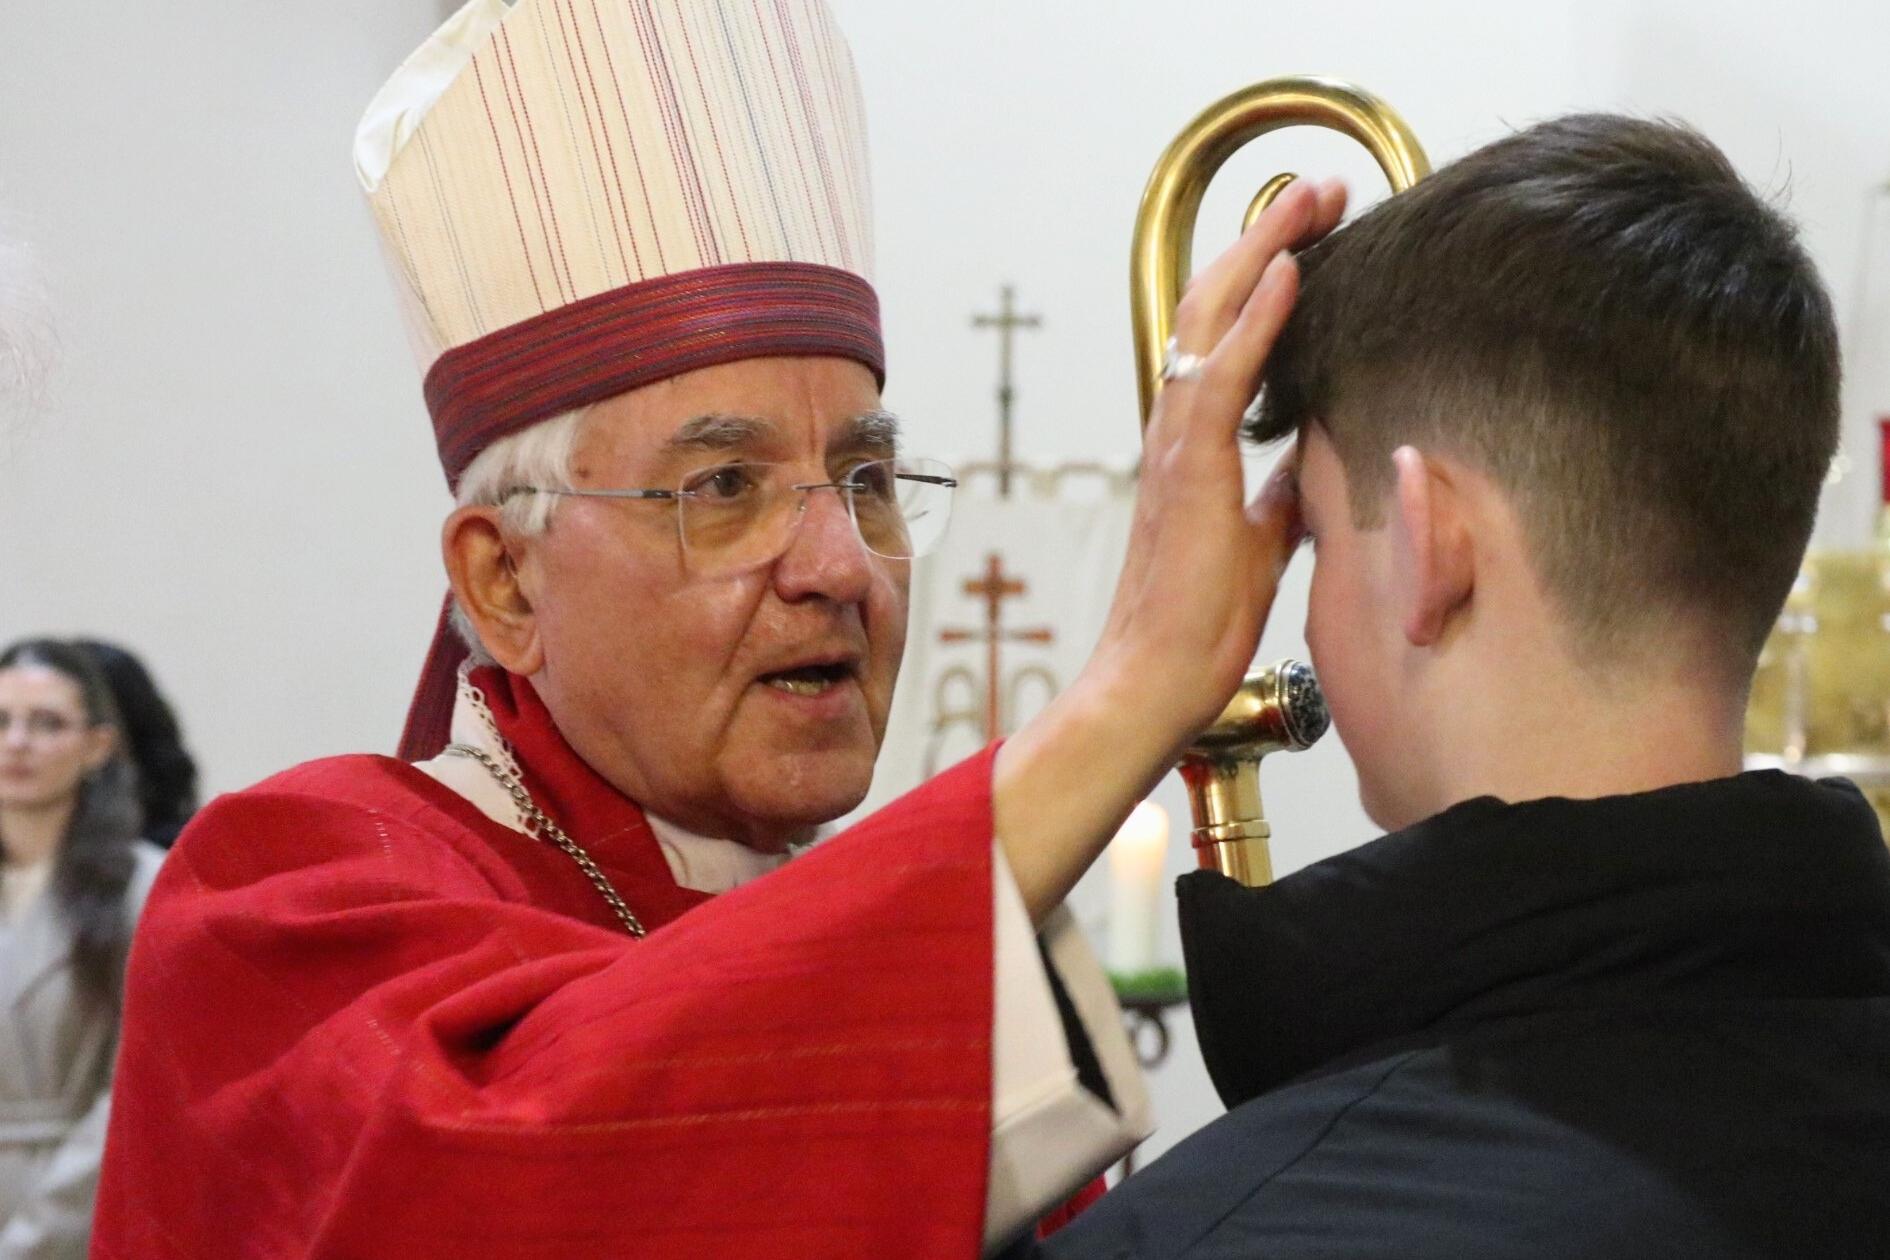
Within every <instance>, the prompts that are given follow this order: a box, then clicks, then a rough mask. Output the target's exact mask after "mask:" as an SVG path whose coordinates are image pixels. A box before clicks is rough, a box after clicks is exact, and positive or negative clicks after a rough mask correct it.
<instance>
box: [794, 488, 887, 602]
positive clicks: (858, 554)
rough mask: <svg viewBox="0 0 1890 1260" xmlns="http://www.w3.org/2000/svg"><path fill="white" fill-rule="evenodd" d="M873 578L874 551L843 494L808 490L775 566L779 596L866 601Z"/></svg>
mask: <svg viewBox="0 0 1890 1260" xmlns="http://www.w3.org/2000/svg"><path fill="white" fill-rule="evenodd" d="M872 582H873V555H872V553H871V552H869V551H867V549H866V543H865V542H864V541H863V540H862V539H861V538H860V531H859V529H858V528H856V527H855V526H854V524H853V516H852V514H851V513H850V512H848V511H847V505H846V502H845V500H844V498H843V496H842V495H841V494H840V493H839V492H838V491H834V490H810V491H808V493H807V500H806V502H805V503H804V504H803V505H802V507H801V513H800V518H799V521H798V523H797V524H796V526H795V530H794V536H793V538H792V539H790V540H789V542H788V548H787V550H786V551H785V552H783V553H782V555H781V559H780V560H779V561H777V562H776V564H775V566H774V585H775V590H776V592H777V593H778V594H779V595H780V596H781V598H782V599H784V600H789V601H792V600H798V599H810V598H821V599H829V600H832V601H834V602H835V603H839V604H857V603H860V602H861V601H863V600H865V598H866V593H867V591H868V590H870V589H871V587H872Z"/></svg>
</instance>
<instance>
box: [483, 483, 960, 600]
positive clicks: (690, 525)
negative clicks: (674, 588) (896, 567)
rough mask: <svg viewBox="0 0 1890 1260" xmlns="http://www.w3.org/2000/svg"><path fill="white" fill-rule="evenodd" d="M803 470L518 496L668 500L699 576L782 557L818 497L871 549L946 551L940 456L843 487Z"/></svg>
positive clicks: (948, 510)
mask: <svg viewBox="0 0 1890 1260" xmlns="http://www.w3.org/2000/svg"><path fill="white" fill-rule="evenodd" d="M800 467H801V465H797V464H774V463H752V462H745V461H744V462H739V463H729V464H715V465H712V466H710V467H708V468H701V469H697V470H696V471H695V472H692V473H690V474H689V475H688V476H686V477H684V478H683V481H682V485H681V486H679V487H678V488H676V489H674V490H559V489H554V488H552V487H549V486H516V487H513V488H512V489H510V490H508V491H507V492H506V495H507V497H510V496H511V495H513V494H556V495H563V496H567V497H571V498H581V499H659V500H665V501H668V502H672V503H674V504H675V505H676V529H677V533H678V535H679V537H680V538H681V540H682V548H683V554H684V556H685V557H687V559H688V562H689V566H690V568H691V570H693V571H694V572H697V573H700V574H702V575H704V576H710V577H714V576H722V575H726V574H731V573H739V572H741V571H743V570H745V569H753V568H758V567H760V566H761V565H764V564H767V563H769V562H770V561H773V560H775V559H777V558H779V557H780V555H781V554H782V553H783V552H785V551H786V550H787V549H788V546H789V544H790V543H792V542H793V540H794V534H795V531H796V530H797V529H799V528H800V523H801V520H802V518H803V517H804V516H805V515H806V513H807V499H808V496H809V495H811V494H812V493H813V492H814V491H816V490H832V491H833V492H834V493H835V494H838V495H839V496H840V497H841V498H842V499H844V500H845V501H846V506H847V515H848V516H850V517H851V518H852V520H853V527H854V528H855V529H856V530H857V531H858V532H859V536H860V541H861V542H863V543H865V544H866V549H867V550H868V551H870V552H872V553H873V554H874V555H877V556H885V557H886V558H887V559H889V560H909V559H911V558H913V557H914V556H922V555H925V554H926V553H927V552H929V551H930V550H932V548H934V547H936V546H937V545H938V541H939V539H940V538H942V537H944V534H945V526H946V524H947V523H948V522H949V521H950V520H951V514H952V491H953V489H954V488H956V487H957V485H958V479H957V478H956V477H955V476H953V474H952V470H951V468H950V467H949V466H947V465H945V464H942V463H940V462H939V461H938V460H935V459H876V460H871V461H869V462H867V463H863V464H855V465H854V466H853V467H851V468H848V469H847V470H846V471H845V472H844V473H843V474H842V475H841V477H840V478H839V480H837V481H796V480H794V477H795V474H796V472H797V471H798V470H799V468H800Z"/></svg>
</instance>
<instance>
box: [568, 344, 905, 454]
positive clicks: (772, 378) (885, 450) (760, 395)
mask: <svg viewBox="0 0 1890 1260" xmlns="http://www.w3.org/2000/svg"><path fill="white" fill-rule="evenodd" d="M899 438H900V424H899V418H898V417H897V416H895V415H894V414H893V413H892V412H891V411H888V410H887V409H886V408H885V407H883V406H882V405H881V404H880V399H879V392H878V387H877V384H876V382H875V381H874V380H873V378H872V376H871V374H870V373H868V372H866V371H865V370H863V369H861V368H859V367H858V365H856V364H851V363H845V362H840V361H832V360H803V361H796V360H780V361H776V360H762V361H757V362H755V363H748V364H731V365H727V366H726V367H721V368H711V369H707V370H705V371H702V372H698V373H691V374H689V375H688V376H685V377H679V378H677V379H676V380H674V381H664V382H660V383H658V384H656V385H652V386H649V387H646V388H644V389H638V390H632V391H630V392H629V393H626V394H622V395H619V396H617V397H615V398H611V399H608V400H606V401H604V402H602V403H599V404H597V405H596V406H594V407H592V408H591V409H590V411H589V412H588V413H587V414H586V417H585V422H584V428H583V430H582V432H581V434H580V436H579V439H578V448H577V454H576V460H575V468H574V471H576V472H578V473H579V474H580V475H582V474H584V473H586V472H592V473H595V472H599V471H602V470H604V469H608V470H610V471H612V472H622V473H626V474H628V473H637V472H641V473H644V474H648V473H651V472H655V471H660V470H665V469H671V468H675V467H679V466H681V467H690V466H696V465H700V464H702V463H704V462H709V461H718V460H759V461H773V462H792V461H800V460H807V461H810V462H814V463H822V462H825V461H827V460H830V459H833V458H836V457H865V458H885V457H890V456H892V455H894V454H897V453H898V448H899Z"/></svg>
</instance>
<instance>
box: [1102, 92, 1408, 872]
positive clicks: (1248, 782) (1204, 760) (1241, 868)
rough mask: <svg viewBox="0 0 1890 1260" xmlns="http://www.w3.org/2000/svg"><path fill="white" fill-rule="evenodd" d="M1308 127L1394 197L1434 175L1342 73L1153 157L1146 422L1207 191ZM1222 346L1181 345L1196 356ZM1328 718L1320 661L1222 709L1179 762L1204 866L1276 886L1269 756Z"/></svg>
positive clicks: (1145, 225)
mask: <svg viewBox="0 0 1890 1260" xmlns="http://www.w3.org/2000/svg"><path fill="white" fill-rule="evenodd" d="M1301 125H1310V126H1315V127H1326V128H1329V129H1331V130H1333V131H1337V132H1340V133H1342V134H1344V135H1348V136H1350V137H1352V138H1353V139H1354V140H1357V141H1358V142H1359V143H1360V144H1362V145H1364V146H1365V147H1366V149H1368V150H1369V151H1370V152H1371V155H1372V156H1373V157H1374V158H1376V159H1377V160H1378V165H1379V167H1380V168H1382V169H1383V170H1384V172H1385V176H1386V178H1387V179H1389V180H1390V181H1391V188H1392V191H1393V192H1403V191H1404V190H1405V189H1406V188H1409V187H1410V186H1411V185H1412V184H1414V183H1416V182H1417V181H1418V180H1420V179H1422V178H1423V177H1424V176H1425V175H1427V174H1429V173H1430V163H1429V162H1428V161H1427V160H1426V159H1425V157H1424V150H1423V149H1422V148H1421V147H1420V146H1419V145H1418V142H1417V138H1416V137H1415V136H1413V135H1412V134H1411V129H1410V128H1409V127H1407V126H1405V124H1404V120H1403V119H1402V118H1400V117H1398V115H1397V113H1396V112H1395V111H1394V110H1393V109H1392V108H1391V107H1390V106H1389V105H1387V104H1385V103H1384V102H1383V101H1381V100H1379V99H1378V98H1377V97H1375V96H1373V95H1372V94H1371V93H1369V92H1366V91H1364V90H1362V89H1360V88H1357V87H1354V86H1352V85H1351V84H1349V83H1344V82H1341V81H1340V80H1337V79H1327V78H1318V77H1313V76H1296V77H1290V78H1280V79H1268V80H1266V81H1265V82H1263V83H1256V84H1254V85H1253V86H1252V87H1248V88H1244V89H1242V90H1241V91H1238V92H1235V93H1233V94H1232V95H1231V96H1227V97H1225V98H1223V99H1221V100H1219V101H1216V102H1215V103H1214V104H1213V105H1210V106H1209V107H1208V108H1207V109H1206V110H1204V111H1203V112H1202V113H1201V114H1200V116H1199V117H1197V118H1196V119H1195V120H1194V121H1193V122H1191V123H1189V124H1188V125H1187V127H1186V128H1184V129H1183V130H1182V132H1181V134H1180V135H1179V136H1177V137H1175V140H1174V142H1173V143H1172V144H1170V145H1169V146H1168V150H1167V152H1165V153H1163V154H1162V156H1161V160H1160V161H1158V162H1157V163H1156V164H1155V171H1154V174H1152V175H1151V176H1149V181H1148V189H1147V190H1146V191H1145V192H1144V193H1143V194H1142V208H1141V211H1140V212H1139V213H1138V214H1137V216H1136V221H1135V243H1134V246H1133V252H1132V256H1131V259H1130V272H1129V303H1130V308H1131V310H1130V314H1131V317H1132V319H1133V321H1134V327H1135V368H1136V377H1137V381H1138V384H1139V385H1140V389H1141V401H1142V427H1143V428H1144V429H1146V428H1147V427H1148V419H1149V414H1150V412H1151V411H1152V410H1153V408H1154V405H1155V396H1156V394H1157V393H1158V392H1159V391H1160V389H1161V380H1162V365H1163V361H1164V359H1165V357H1166V354H1167V347H1168V339H1169V336H1170V334H1171V332H1172V330H1173V326H1174V318H1175V306H1176V304H1177V303H1179V302H1180V301H1181V289H1182V286H1183V285H1184V284H1185V283H1186V282H1187V279H1188V272H1189V261H1190V256H1191V254H1192V251H1193V244H1194V227H1195V219H1196V217H1197V216H1198V214H1199V213H1200V210H1201V197H1202V194H1204V193H1205V192H1206V191H1207V186H1208V183H1209V182H1210V181H1211V180H1212V179H1213V178H1214V174H1215V172H1216V171H1218V170H1220V168H1221V165H1222V164H1223V163H1225V162H1226V161H1227V159H1228V158H1229V157H1231V156H1233V154H1234V153H1235V152H1236V151H1237V150H1239V149H1240V148H1241V147H1242V146H1243V145H1245V144H1246V143H1247V142H1248V141H1250V140H1253V139H1255V138H1257V137H1259V136H1263V135H1265V134H1266V133H1267V132H1269V131H1275V130H1278V129H1279V128H1281V127H1291V126H1301ZM1293 179H1294V176H1292V175H1287V174H1282V175H1276V176H1274V177H1273V178H1272V179H1270V180H1268V181H1267V182H1266V184H1265V185H1264V186H1263V187H1262V188H1261V189H1260V192H1259V194H1258V195H1257V196H1255V197H1254V199H1253V202H1252V204H1251V205H1249V206H1248V208H1247V216H1246V226H1251V225H1252V224H1253V221H1254V220H1255V219H1257V218H1259V217H1260V213H1261V211H1263V210H1265V209H1266V208H1267V206H1269V205H1270V204H1272V202H1273V199H1274V198H1275V197H1277V196H1279V194H1280V192H1281V190H1282V189H1284V188H1285V187H1286V185H1287V184H1289V183H1291V182H1292V180H1293ZM1212 348H1213V347H1211V346H1185V347H1181V349H1184V350H1189V351H1193V352H1194V353H1197V354H1206V353H1207V352H1208V351H1209V350H1211V349H1212ZM1326 725H1327V715H1326V704H1325V698H1324V697H1323V696H1322V695H1321V694H1320V691H1319V683H1318V681H1317V680H1316V679H1315V678H1314V677H1313V672H1312V668H1311V667H1310V666H1308V665H1306V664H1304V663H1302V662H1300V661H1294V660H1284V661H1279V662H1276V663H1275V664H1272V665H1269V666H1267V667H1266V668H1265V669H1262V670H1259V671H1257V672H1255V673H1251V674H1249V675H1247V678H1246V681H1245V682H1244V683H1242V684H1241V688H1240V690H1239V691H1237V692H1236V693H1235V694H1234V698H1233V700H1232V701H1231V702H1229V704H1228V706H1227V708H1226V709H1225V710H1224V711H1223V712H1222V713H1221V716H1220V717H1218V718H1216V719H1215V720H1214V723H1213V724H1212V725H1211V726H1209V727H1208V729H1207V730H1205V731H1203V732H1202V733H1201V735H1200V737H1199V738H1198V739H1197V741H1196V742H1195V744H1194V745H1193V746H1192V747H1191V748H1189V749H1188V752H1187V754H1186V755H1185V756H1184V757H1183V758H1182V760H1181V767H1180V768H1181V776H1182V779H1183V780H1184V781H1185V782H1186V784H1187V787H1188V801H1189V805H1190V806H1191V807H1192V810H1193V813H1194V846H1195V853H1196V856H1197V858H1198V860H1199V861H1200V864H1201V866H1202V867H1204V868H1206V869H1209V870H1218V871H1220V872H1221V873H1222V874H1223V875H1227V876H1228V877H1230V878H1232V879H1235V880H1238V881H1239V882H1240V883H1242V884H1246V885H1248V886H1249V887H1253V886H1258V885H1261V884H1268V883H1271V882H1272V881H1273V859H1272V853H1271V851H1270V849H1269V847H1268V843H1267V842H1268V840H1269V839H1270V838H1271V836H1272V834H1273V831H1272V828H1271V827H1269V826H1268V825H1267V820H1266V816H1265V813H1264V811H1263V809H1262V807H1261V801H1260V759H1261V758H1262V757H1264V756H1266V755H1267V754H1268V753H1272V752H1279V751H1281V750H1287V751H1295V752H1296V751H1298V750H1300V749H1303V748H1306V747H1309V746H1310V745H1311V744H1312V742H1313V741H1314V740H1316V739H1318V738H1319V737H1320V736H1321V735H1323V734H1324V733H1325V730H1326Z"/></svg>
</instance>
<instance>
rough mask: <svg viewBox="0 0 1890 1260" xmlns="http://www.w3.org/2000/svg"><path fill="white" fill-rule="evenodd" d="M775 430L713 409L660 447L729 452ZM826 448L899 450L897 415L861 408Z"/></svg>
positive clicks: (752, 419) (876, 451)
mask: <svg viewBox="0 0 1890 1260" xmlns="http://www.w3.org/2000/svg"><path fill="white" fill-rule="evenodd" d="M778 433H779V427H778V426H777V425H776V424H775V423H774V421H772V420H764V419H762V418H761V417H759V416H738V415H729V414H725V413H720V412H717V413H711V414H709V415H705V416H697V417H696V418H695V419H693V420H690V421H688V422H686V423H685V424H683V425H682V427H681V428H679V429H677V430H676V431H675V432H674V433H672V434H670V436H669V440H668V441H666V442H664V443H663V446H664V449H666V450H670V451H731V450H735V449H737V448H740V447H743V446H752V445H756V444H758V443H761V442H763V441H766V440H767V439H769V438H772V437H775V436H777V435H778ZM828 447H829V448H830V449H833V450H846V451H868V452H871V453H873V454H882V453H883V454H885V455H888V456H890V455H892V454H893V453H894V452H896V451H897V450H898V449H899V417H898V416H896V415H894V414H893V413H892V412H890V411H886V410H884V409H881V408H875V409H874V410H872V411H863V412H861V413H860V414H859V415H857V416H854V417H853V418H852V419H850V420H848V421H846V423H844V424H843V425H841V427H840V430H839V432H837V433H836V434H834V437H833V440H832V441H830V442H829V443H828Z"/></svg>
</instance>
